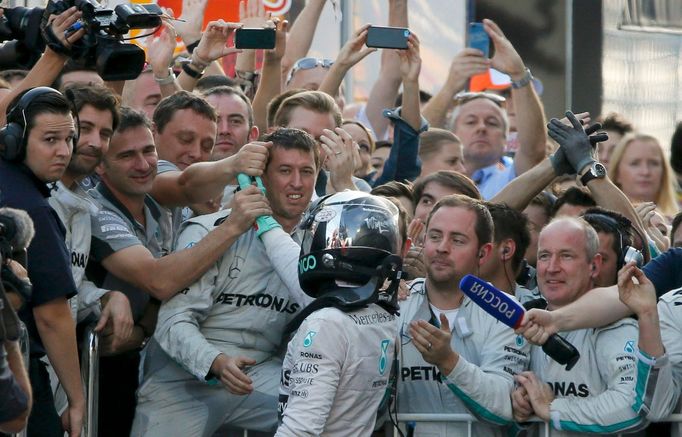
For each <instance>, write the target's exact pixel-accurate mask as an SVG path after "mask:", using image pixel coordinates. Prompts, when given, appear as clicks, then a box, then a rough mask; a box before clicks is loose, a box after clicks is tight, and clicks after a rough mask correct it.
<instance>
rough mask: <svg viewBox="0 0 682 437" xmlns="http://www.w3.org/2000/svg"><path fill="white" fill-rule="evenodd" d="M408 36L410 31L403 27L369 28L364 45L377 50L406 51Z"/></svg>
mask: <svg viewBox="0 0 682 437" xmlns="http://www.w3.org/2000/svg"><path fill="white" fill-rule="evenodd" d="M410 34H411V32H410V29H407V28H405V27H384V26H369V28H368V29H367V42H366V43H365V44H366V45H367V47H376V48H379V49H399V50H407V38H409V37H410Z"/></svg>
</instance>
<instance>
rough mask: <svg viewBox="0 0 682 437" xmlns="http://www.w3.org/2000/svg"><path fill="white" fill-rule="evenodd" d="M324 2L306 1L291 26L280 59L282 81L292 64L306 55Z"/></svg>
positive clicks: (320, 0)
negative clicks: (285, 46)
mask: <svg viewBox="0 0 682 437" xmlns="http://www.w3.org/2000/svg"><path fill="white" fill-rule="evenodd" d="M325 2H326V0H310V1H308V3H307V4H306V5H305V7H304V8H303V9H302V10H301V13H300V14H298V17H297V18H296V21H294V24H293V25H292V26H291V31H290V32H289V40H288V41H287V48H286V51H285V53H284V58H282V71H281V74H282V80H284V79H286V76H287V74H288V73H289V70H291V68H292V67H293V66H294V63H295V62H296V61H297V60H299V59H301V58H304V57H305V56H306V55H307V54H308V51H309V50H310V46H311V45H312V43H313V36H315V28H316V27H317V22H318V21H319V20H320V15H322V10H323V9H324V4H325Z"/></svg>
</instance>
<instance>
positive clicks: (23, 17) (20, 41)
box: [0, 7, 45, 70]
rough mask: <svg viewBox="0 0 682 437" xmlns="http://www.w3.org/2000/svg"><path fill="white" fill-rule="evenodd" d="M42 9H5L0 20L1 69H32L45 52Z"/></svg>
mask: <svg viewBox="0 0 682 437" xmlns="http://www.w3.org/2000/svg"><path fill="white" fill-rule="evenodd" d="M44 11H45V10H44V9H42V8H24V7H16V8H4V9H3V17H2V18H0V41H8V42H6V43H5V44H3V45H2V46H1V47H0V69H3V70H4V69H10V68H22V69H27V70H28V69H30V68H31V67H33V64H35V63H36V62H37V61H38V58H40V55H41V53H43V51H44V50H45V41H43V37H42V35H41V34H40V24H41V22H42V19H43V12H44Z"/></svg>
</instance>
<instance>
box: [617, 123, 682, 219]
mask: <svg viewBox="0 0 682 437" xmlns="http://www.w3.org/2000/svg"><path fill="white" fill-rule="evenodd" d="M609 176H610V177H611V180H612V181H613V182H614V183H615V184H616V185H617V186H618V187H619V188H620V189H621V190H622V191H623V193H625V195H626V196H627V197H628V199H630V202H632V203H633V204H637V203H641V202H653V203H655V204H656V206H657V208H658V209H659V210H660V211H661V212H662V213H663V214H664V215H666V216H667V217H672V216H674V215H675V214H676V213H677V211H678V210H679V208H678V206H677V201H676V198H675V184H676V182H675V179H674V174H673V171H672V168H670V164H669V163H668V160H667V159H666V157H665V154H664V152H663V148H662V147H661V144H660V143H659V142H658V140H657V139H656V138H654V137H652V136H651V135H645V134H628V135H626V136H625V137H623V139H622V140H621V141H620V142H619V143H618V145H617V146H616V147H615V149H614V150H613V154H612V155H611V160H610V162H609Z"/></svg>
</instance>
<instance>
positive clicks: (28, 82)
mask: <svg viewBox="0 0 682 437" xmlns="http://www.w3.org/2000/svg"><path fill="white" fill-rule="evenodd" d="M81 15H82V14H81V12H80V11H78V10H76V8H75V7H72V8H69V9H67V10H66V11H64V12H62V13H61V14H59V15H57V16H56V17H55V16H51V17H50V19H49V22H50V23H51V24H50V27H51V29H52V30H51V31H52V33H53V34H54V35H55V36H56V37H57V39H58V40H59V43H60V44H61V49H58V51H55V50H52V49H51V48H50V47H49V46H48V47H46V48H45V52H44V53H43V55H42V56H41V57H40V59H38V62H37V63H36V64H35V65H34V66H33V68H31V70H30V71H29V72H28V74H27V75H26V77H25V78H24V80H22V81H21V82H20V83H19V85H17V86H16V87H14V88H12V90H11V91H10V93H9V94H7V95H6V96H5V97H3V98H2V99H0V124H2V125H4V124H5V123H6V122H7V120H6V119H5V114H6V113H7V107H8V106H9V104H10V103H12V100H14V98H15V97H17V96H18V95H19V94H21V93H22V92H24V91H26V90H27V89H30V88H35V87H37V86H50V85H51V84H52V83H53V82H54V80H55V79H56V78H57V76H59V73H60V72H61V71H62V68H64V64H65V63H66V61H67V60H68V59H69V58H68V55H67V54H66V53H68V52H69V50H70V47H71V44H72V43H74V42H75V41H77V40H78V39H79V38H80V37H82V36H83V34H84V33H85V30H84V29H81V30H78V31H77V32H74V33H73V34H71V35H69V37H68V38H66V37H65V36H64V32H65V31H66V29H68V28H69V27H70V26H71V25H72V24H73V23H75V22H76V21H77V20H78V19H80V18H81Z"/></svg>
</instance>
